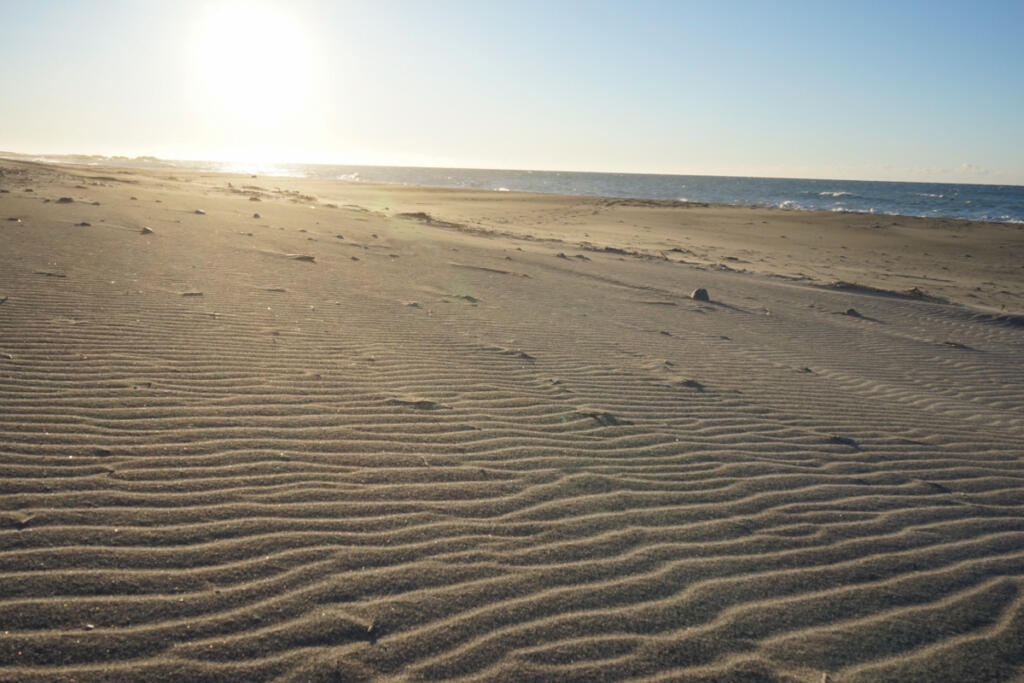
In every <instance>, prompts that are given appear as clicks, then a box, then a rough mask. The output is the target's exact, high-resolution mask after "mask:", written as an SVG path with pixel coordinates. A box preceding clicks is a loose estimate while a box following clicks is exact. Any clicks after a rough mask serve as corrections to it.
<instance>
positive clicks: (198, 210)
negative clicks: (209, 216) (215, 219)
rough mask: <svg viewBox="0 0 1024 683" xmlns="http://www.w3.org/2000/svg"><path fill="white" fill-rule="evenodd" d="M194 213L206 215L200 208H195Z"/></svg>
mask: <svg viewBox="0 0 1024 683" xmlns="http://www.w3.org/2000/svg"><path fill="white" fill-rule="evenodd" d="M195 213H196V214H198V215H200V216H205V215H206V212H205V211H203V210H202V209H196V210H195Z"/></svg>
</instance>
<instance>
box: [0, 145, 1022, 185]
mask: <svg viewBox="0 0 1024 683" xmlns="http://www.w3.org/2000/svg"><path fill="white" fill-rule="evenodd" d="M4 155H14V156H16V157H38V158H48V157H51V158H54V157H81V158H93V159H108V160H117V159H123V160H127V161H146V160H155V161H169V162H179V163H188V162H202V163H217V164H240V165H241V164H252V165H264V166H274V165H303V166H348V167H368V168H421V169H435V170H452V171H519V172H527V173H533V172H538V173H587V174H594V175H635V176H676V177H681V178H686V177H699V178H744V179H763V180H815V181H827V182H854V183H906V184H915V183H916V184H928V185H986V186H989V187H1024V182H1020V183H992V182H981V181H952V180H882V179H878V178H836V177H828V176H819V177H809V176H801V175H742V174H737V175H731V174H723V173H658V172H652V171H607V170H588V171H580V170H568V169H552V168H513V167H504V168H502V167H489V166H445V165H437V166H429V165H423V164H385V163H374V164H371V163H350V162H328V161H284V160H274V161H255V160H252V159H244V160H240V159H216V158H201V157H200V158H191V159H190V158H175V157H158V156H155V155H152V154H139V155H135V156H128V155H126V154H87V153H81V152H63V153H26V152H14V151H11V150H0V157H4ZM17 160H18V159H12V161H17ZM220 172H222V173H231V171H227V170H221V171H220Z"/></svg>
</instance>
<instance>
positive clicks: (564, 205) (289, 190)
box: [0, 162, 1024, 683]
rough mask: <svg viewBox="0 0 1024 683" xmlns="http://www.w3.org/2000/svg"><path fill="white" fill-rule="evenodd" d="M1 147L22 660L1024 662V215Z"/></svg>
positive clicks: (524, 670) (0, 580)
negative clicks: (511, 184) (443, 180)
mask: <svg viewBox="0 0 1024 683" xmlns="http://www.w3.org/2000/svg"><path fill="white" fill-rule="evenodd" d="M0 169H2V171H0V189H2V190H3V192H0V300H2V303H0V467H2V471H3V478H2V480H0V486H2V487H3V488H2V491H0V629H2V633H0V680H5V681H6V680H19V681H37V680H39V681H41V680H62V681H71V680H78V681H92V680H187V681H192V682H198V681H207V680H210V681H218V680H237V681H269V680H281V681H334V680H342V681H347V680H353V681H355V680H481V681H483V680H559V681H598V680H622V679H636V680H665V681H705V680H712V681H806V682H813V683H819V682H820V681H822V680H830V681H901V682H906V681H1012V680H1022V676H1024V593H1022V591H1024V578H1022V577H1024V486H1022V484H1024V447H1022V443H1024V364H1022V362H1021V360H1022V358H1024V317H1021V316H1020V315H1018V314H1019V313H1021V312H1022V311H1024V300H1022V298H1021V297H1022V294H1024V230H1022V229H1021V227H1020V226H1012V225H1011V226H1008V225H998V224H980V223H978V224H970V223H963V222H955V221H929V220H918V219H908V218H894V217H879V216H862V215H845V214H818V213H795V212H785V211H772V210H761V209H746V208H727V207H704V206H697V205H687V204H677V203H660V202H646V201H629V200H611V199H600V198H581V197H554V196H542V195H527V194H515V193H485V192H470V191H455V190H437V189H423V188H406V187H391V186H382V185H363V184H350V183H342V182H327V181H308V180H299V179H285V178H266V177H259V178H253V177H249V176H228V175H214V174H199V173H186V172H178V171H176V172H139V171H134V170H131V171H129V170H123V169H117V168H98V167H93V168H86V167H56V166H41V165H33V164H29V163H18V162H0ZM61 198H67V199H65V200H64V201H61ZM68 200H70V201H68ZM254 214H259V217H255V216H254ZM835 281H842V282H843V283H845V284H839V285H835V286H830V283H833V282H835ZM697 287H704V288H707V290H708V292H709V293H710V301H708V302H700V301H695V300H692V299H691V298H690V296H689V295H690V293H691V291H692V290H693V289H695V288H697Z"/></svg>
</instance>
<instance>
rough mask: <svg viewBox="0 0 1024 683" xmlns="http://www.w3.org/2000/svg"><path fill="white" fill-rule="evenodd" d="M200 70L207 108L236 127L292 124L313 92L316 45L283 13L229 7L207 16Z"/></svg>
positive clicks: (198, 51) (199, 54) (249, 5)
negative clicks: (314, 49) (312, 45)
mask: <svg viewBox="0 0 1024 683" xmlns="http://www.w3.org/2000/svg"><path fill="white" fill-rule="evenodd" d="M196 68H197V69H198V72H199V73H198V76H199V80H200V82H201V83H202V85H203V91H204V93H205V96H206V98H207V99H206V103H207V105H208V106H209V107H210V108H212V109H214V110H215V113H216V114H217V115H218V117H219V118H223V119H230V121H229V122H230V123H234V124H244V125H248V126H249V127H255V128H261V127H263V128H265V127H271V126H274V125H278V124H282V123H287V122H288V121H289V120H290V119H293V118H294V116H295V115H296V114H297V113H298V112H301V111H302V110H303V108H304V107H305V106H307V104H308V102H309V99H310V96H311V94H312V90H313V71H314V61H313V58H312V55H311V41H310V38H309V35H308V33H307V32H306V31H304V30H303V28H302V26H300V24H299V23H298V22H297V21H296V20H295V19H294V17H292V16H290V15H288V14H287V13H286V12H284V11H282V10H281V9H279V8H277V7H274V6H270V5H260V4H257V3H235V4H224V5H220V6H218V7H215V8H213V9H212V10H211V11H209V12H208V14H207V15H206V16H205V17H204V20H203V22H202V25H201V29H200V31H199V34H198V40H197V44H196Z"/></svg>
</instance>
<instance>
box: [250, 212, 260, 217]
mask: <svg viewBox="0 0 1024 683" xmlns="http://www.w3.org/2000/svg"><path fill="white" fill-rule="evenodd" d="M252 217H253V218H260V215H259V214H258V213H254V214H253V215H252Z"/></svg>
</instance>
